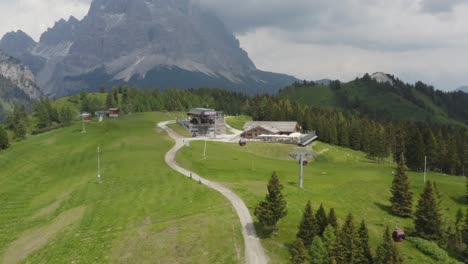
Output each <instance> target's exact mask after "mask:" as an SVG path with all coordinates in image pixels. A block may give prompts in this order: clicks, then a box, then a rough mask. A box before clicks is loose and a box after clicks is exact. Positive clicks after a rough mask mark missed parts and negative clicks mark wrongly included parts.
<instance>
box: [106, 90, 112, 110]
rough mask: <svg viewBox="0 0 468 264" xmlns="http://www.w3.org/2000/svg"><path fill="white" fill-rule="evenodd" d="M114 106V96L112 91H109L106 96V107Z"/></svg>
mask: <svg viewBox="0 0 468 264" xmlns="http://www.w3.org/2000/svg"><path fill="white" fill-rule="evenodd" d="M112 107H114V96H113V95H112V92H109V93H108V94H107V97H106V108H107V109H109V108H112Z"/></svg>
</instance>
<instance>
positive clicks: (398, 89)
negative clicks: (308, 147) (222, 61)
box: [279, 72, 468, 124]
mask: <svg viewBox="0 0 468 264" xmlns="http://www.w3.org/2000/svg"><path fill="white" fill-rule="evenodd" d="M279 96H280V97H281V98H284V99H289V100H290V101H296V102H300V103H302V104H306V105H309V106H319V107H331V108H336V109H340V110H344V111H349V112H353V113H359V114H362V115H366V116H369V117H371V118H373V119H380V120H382V119H384V120H407V121H423V122H429V123H438V124H462V123H464V124H468V109H467V108H466V106H467V105H468V94H465V93H463V92H460V91H456V92H443V91H440V90H436V89H434V87H432V86H429V85H426V84H424V83H422V82H417V83H415V84H407V83H404V82H402V81H401V80H400V79H398V78H397V77H395V76H393V75H390V74H386V73H382V72H377V73H374V74H372V75H369V74H365V75H364V76H363V77H362V78H356V79H355V80H353V81H351V82H348V83H341V82H339V81H333V82H331V83H330V85H328V86H325V85H320V84H318V83H316V82H307V81H305V82H304V83H295V84H294V85H292V86H289V87H287V88H285V89H282V90H281V91H280V94H279Z"/></svg>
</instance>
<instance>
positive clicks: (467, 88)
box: [455, 86, 468, 94]
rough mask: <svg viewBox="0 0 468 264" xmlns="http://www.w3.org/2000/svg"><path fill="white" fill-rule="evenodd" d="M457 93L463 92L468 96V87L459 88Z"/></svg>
mask: <svg viewBox="0 0 468 264" xmlns="http://www.w3.org/2000/svg"><path fill="white" fill-rule="evenodd" d="M455 91H462V92H464V93H467V94H468V86H462V87H458V88H457V89H456V90H455Z"/></svg>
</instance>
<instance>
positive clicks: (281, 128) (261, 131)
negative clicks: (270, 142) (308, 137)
mask: <svg viewBox="0 0 468 264" xmlns="http://www.w3.org/2000/svg"><path fill="white" fill-rule="evenodd" d="M300 128H301V127H300V125H299V124H298V123H297V122H286V121H250V122H247V123H245V125H244V132H243V133H242V136H243V137H244V138H247V139H259V138H260V136H262V135H279V136H289V135H291V134H293V133H298V132H299V131H300Z"/></svg>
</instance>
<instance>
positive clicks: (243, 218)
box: [158, 121, 268, 264]
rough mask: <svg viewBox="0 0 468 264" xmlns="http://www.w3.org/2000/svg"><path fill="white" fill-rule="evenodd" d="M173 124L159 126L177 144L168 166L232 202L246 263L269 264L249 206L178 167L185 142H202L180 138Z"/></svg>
mask: <svg viewBox="0 0 468 264" xmlns="http://www.w3.org/2000/svg"><path fill="white" fill-rule="evenodd" d="M171 123H174V121H166V122H161V123H159V124H158V126H159V127H160V128H162V129H164V130H166V131H167V133H168V134H169V136H171V137H172V138H173V139H174V140H175V142H176V144H175V146H174V147H173V148H172V149H171V150H169V152H167V153H166V157H165V160H166V163H167V165H168V166H169V167H171V168H172V169H174V170H175V171H177V172H179V173H181V174H183V175H185V176H186V177H190V176H192V179H193V180H195V181H197V182H199V181H201V183H202V184H204V185H206V186H208V187H210V188H212V189H214V190H216V191H218V192H220V193H221V194H222V195H224V196H225V197H226V198H227V199H228V200H229V201H230V202H231V204H232V206H233V207H234V209H235V210H236V212H237V215H238V216H239V220H240V222H241V225H242V235H243V236H244V242H245V263H247V264H263V263H268V257H267V256H266V254H265V251H264V250H263V247H262V245H261V243H260V239H259V238H258V237H257V233H256V232H255V227H254V224H253V219H252V216H251V215H250V212H249V209H247V206H246V205H245V203H244V201H242V199H241V198H240V197H239V196H237V195H236V194H235V193H233V192H232V191H231V190H229V189H228V188H226V187H224V186H223V185H221V184H219V183H216V182H213V181H209V180H207V179H204V178H202V177H201V176H200V175H198V174H196V173H194V172H191V171H188V170H186V169H184V168H182V167H180V166H179V165H177V163H176V161H175V156H176V153H177V151H179V150H180V149H181V148H182V147H183V146H184V141H193V140H200V138H199V139H196V138H182V137H180V136H179V135H178V134H177V133H175V132H174V131H173V130H172V129H170V128H168V127H167V124H171ZM202 139H204V138H202ZM226 141H227V142H232V138H231V139H226Z"/></svg>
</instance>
